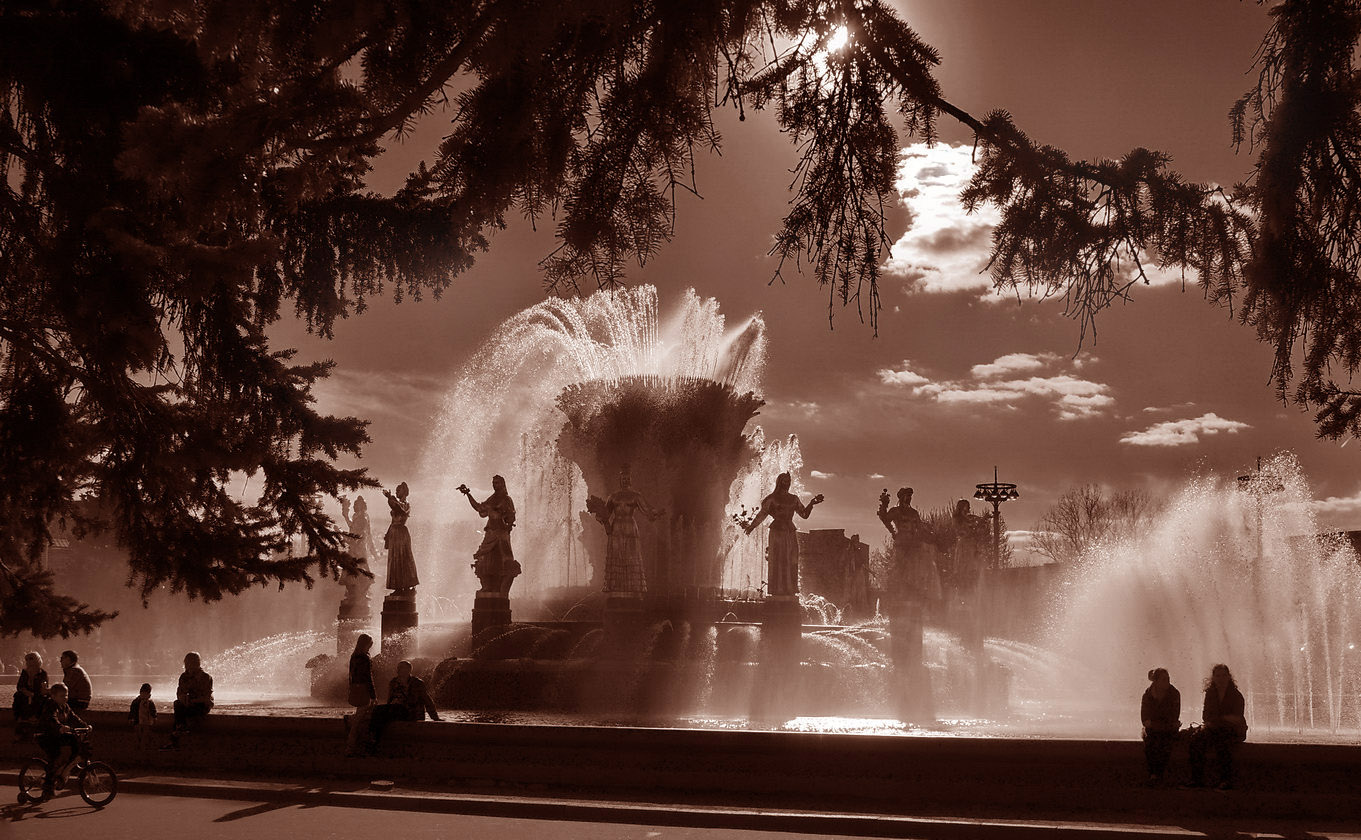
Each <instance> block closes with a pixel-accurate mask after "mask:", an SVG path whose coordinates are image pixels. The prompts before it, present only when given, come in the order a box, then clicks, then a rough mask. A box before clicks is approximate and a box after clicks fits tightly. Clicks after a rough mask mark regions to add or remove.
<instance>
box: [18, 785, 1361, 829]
mask: <svg viewBox="0 0 1361 840" xmlns="http://www.w3.org/2000/svg"><path fill="white" fill-rule="evenodd" d="M388 784H390V783H388ZM0 785H3V787H0V791H3V792H4V794H5V798H6V799H9V794H10V793H11V792H12V791H14V776H13V774H12V773H0ZM1358 828H1361V827H1358ZM237 837H240V838H249V840H265V839H266V838H273V837H291V838H328V837H361V838H373V839H374V840H383V838H390V837H402V838H404V839H405V838H408V837H412V838H420V837H441V838H443V837H475V838H478V840H499V838H540V837H542V838H553V840H559V839H560V840H578V838H580V840H587V838H589V839H590V840H632V839H633V838H637V840H653V838H656V840H681V838H686V839H687V840H738V838H791V840H793V839H794V838H827V837H848V838H851V837H909V838H922V840H974V838H977V840H1032V838H1035V840H1038V838H1051V839H1052V840H1069V838H1073V840H1107V839H1108V838H1109V840H1116V839H1117V838H1119V840H1127V839H1128V838H1138V840H1164V838H1166V840H1189V838H1207V837H1208V838H1226V840H1228V838H1233V840H1247V838H1254V837H1263V838H1289V840H1303V838H1308V840H1322V838H1331V839H1332V840H1361V833H1354V832H1352V831H1350V830H1332V829H1330V828H1325V827H1321V826H1314V825H1308V826H1306V825H1274V826H1259V825H1251V824H1247V823H1234V822H1232V821H1221V822H1217V823H1214V824H1206V825H1196V826H1138V825H1124V824H1093V823H1079V822H1066V823H1065V822H1049V821H981V820H970V819H925V818H893V817H883V816H875V815H869V814H831V813H817V812H809V811H798V810H792V809H766V810H752V809H741V808H720V807H711V806H710V807H706V806H693V805H691V806H678V805H674V804H669V803H645V802H617V801H602V800H574V799H558V798H550V797H533V796H524V795H514V796H512V795H505V796H492V795H469V794H458V793H448V792H441V791H430V790H405V789H401V788H395V787H388V786H387V785H383V784H378V785H376V786H371V787H367V788H366V787H358V786H355V785H352V784H351V785H346V784H341V783H336V782H328V783H319V784H311V785H299V784H288V783H273V782H268V781H263V780H249V781H241V780H236V781H231V780H214V779H199V778H183V777H171V776H131V777H129V778H126V779H125V780H124V782H123V784H122V787H121V789H120V793H119V795H118V797H117V798H116V799H115V800H114V801H113V803H111V804H110V805H109V806H108V807H107V808H105V809H103V810H102V811H99V810H95V809H93V808H90V807H89V806H87V805H86V804H85V803H84V802H83V801H81V800H80V798H79V797H78V796H76V795H75V794H72V793H63V794H59V795H58V796H57V797H56V798H55V799H53V800H51V801H49V802H45V803H42V804H37V805H34V804H28V805H19V804H16V803H13V802H10V803H8V804H5V805H3V806H0V840H10V838H15V840H19V839H20V838H23V840H27V838H61V840H71V838H90V840H120V838H128V839H129V840H133V838H135V839H136V840H160V838H165V839H166V840H183V838H193V840H201V839H202V838H237Z"/></svg>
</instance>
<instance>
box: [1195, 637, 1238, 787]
mask: <svg viewBox="0 0 1361 840" xmlns="http://www.w3.org/2000/svg"><path fill="white" fill-rule="evenodd" d="M1244 707H1245V704H1244V701H1243V693H1242V692H1241V691H1239V690H1238V685H1237V683H1235V682H1234V681H1233V674H1232V673H1230V672H1229V666H1227V665H1224V664H1219V665H1216V666H1214V668H1212V669H1211V670H1210V679H1209V680H1207V681H1206V683H1205V705H1204V708H1203V710H1202V714H1201V717H1202V718H1203V720H1204V723H1203V724H1202V725H1201V727H1200V728H1199V729H1197V730H1196V731H1195V733H1194V734H1192V735H1191V743H1190V758H1191V784H1190V786H1191V787H1204V786H1205V756H1206V754H1207V753H1209V752H1210V751H1211V750H1214V752H1215V757H1216V758H1217V762H1216V763H1217V764H1218V766H1219V789H1220V790H1230V789H1232V788H1233V786H1234V774H1233V756H1234V753H1235V752H1236V751H1237V750H1238V745H1239V744H1241V743H1243V742H1244V741H1245V740H1247V737H1248V721H1247V718H1246V717H1244Z"/></svg>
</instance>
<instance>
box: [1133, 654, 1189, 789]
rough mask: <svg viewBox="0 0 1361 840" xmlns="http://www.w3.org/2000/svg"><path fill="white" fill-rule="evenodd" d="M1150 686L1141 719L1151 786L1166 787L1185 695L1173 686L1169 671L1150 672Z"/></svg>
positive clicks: (1142, 706)
mask: <svg viewBox="0 0 1361 840" xmlns="http://www.w3.org/2000/svg"><path fill="white" fill-rule="evenodd" d="M1148 679H1149V686H1148V688H1146V689H1144V697H1143V701H1142V702H1141V703H1140V704H1139V718H1140V720H1142V721H1143V725H1144V728H1143V737H1144V762H1145V763H1146V764H1147V765H1148V783H1149V784H1150V785H1159V784H1162V781H1163V776H1164V775H1165V774H1166V773H1167V763H1168V761H1169V760H1170V759H1171V758H1172V746H1173V745H1174V744H1176V743H1177V733H1178V732H1180V731H1181V692H1179V691H1177V687H1176V686H1174V685H1172V677H1171V675H1169V674H1168V673H1167V669H1166V668H1154V669H1153V670H1151V671H1149V672H1148Z"/></svg>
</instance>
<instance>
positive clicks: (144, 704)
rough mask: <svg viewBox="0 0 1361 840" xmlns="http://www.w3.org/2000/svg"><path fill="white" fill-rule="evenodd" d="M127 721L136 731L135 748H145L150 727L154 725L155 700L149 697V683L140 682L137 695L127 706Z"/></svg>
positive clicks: (149, 734)
mask: <svg viewBox="0 0 1361 840" xmlns="http://www.w3.org/2000/svg"><path fill="white" fill-rule="evenodd" d="M128 723H130V724H132V728H133V731H135V732H136V733H137V749H139V750H144V749H146V746H147V743H148V741H149V740H150V739H151V728H152V727H153V726H155V725H156V701H155V700H152V699H151V683H142V688H141V690H140V691H138V692H137V696H136V697H134V698H132V703H131V704H130V705H129V706H128Z"/></svg>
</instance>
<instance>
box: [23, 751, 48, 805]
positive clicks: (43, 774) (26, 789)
mask: <svg viewBox="0 0 1361 840" xmlns="http://www.w3.org/2000/svg"><path fill="white" fill-rule="evenodd" d="M46 778H47V762H46V761H43V760H42V759H41V758H32V759H29V761H28V763H27V764H25V765H24V766H23V768H22V769H20V770H19V801H20V802H37V801H38V800H40V799H42V798H43V780H44V779H46Z"/></svg>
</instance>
